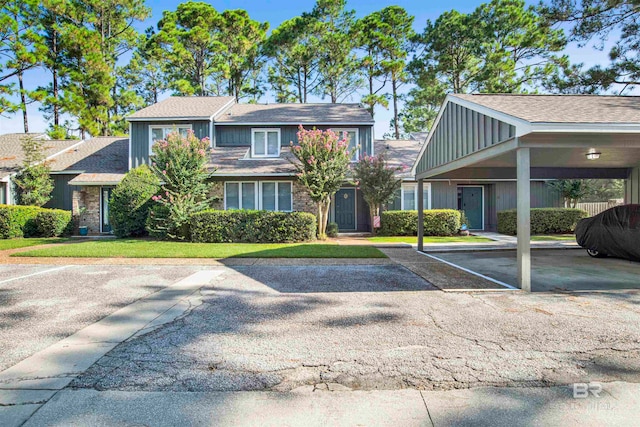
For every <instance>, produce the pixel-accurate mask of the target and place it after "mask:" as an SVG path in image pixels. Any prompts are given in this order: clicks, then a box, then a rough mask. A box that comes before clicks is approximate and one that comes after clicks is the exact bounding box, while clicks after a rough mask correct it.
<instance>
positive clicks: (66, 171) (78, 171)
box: [49, 170, 86, 175]
mask: <svg viewBox="0 0 640 427" xmlns="http://www.w3.org/2000/svg"><path fill="white" fill-rule="evenodd" d="M85 172H86V171H84V170H61V171H51V172H49V175H79V174H81V173H85Z"/></svg>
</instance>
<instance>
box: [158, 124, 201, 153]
mask: <svg viewBox="0 0 640 427" xmlns="http://www.w3.org/2000/svg"><path fill="white" fill-rule="evenodd" d="M190 129H191V125H180V126H178V125H162V126H149V139H150V141H149V154H151V147H152V146H153V144H155V143H156V141H162V140H164V139H167V136H168V135H169V134H170V133H171V132H178V133H179V134H180V135H182V136H187V131H188V130H190Z"/></svg>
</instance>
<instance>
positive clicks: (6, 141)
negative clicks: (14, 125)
mask: <svg viewBox="0 0 640 427" xmlns="http://www.w3.org/2000/svg"><path fill="white" fill-rule="evenodd" d="M26 138H33V139H41V140H46V141H47V142H46V144H45V153H44V154H45V157H46V161H52V159H54V158H56V157H57V156H59V155H60V154H62V153H64V152H65V151H66V150H69V149H71V148H73V147H74V146H77V145H78V144H80V143H81V141H73V140H52V139H50V138H49V137H48V136H47V135H46V134H44V133H29V134H24V133H9V134H4V135H0V204H15V202H16V200H15V199H16V198H15V188H14V186H13V177H14V176H15V175H16V174H17V173H18V171H19V170H20V168H21V167H22V164H23V161H24V153H23V151H22V141H23V140H24V139H26ZM67 209H71V205H70V204H69V206H68V208H67Z"/></svg>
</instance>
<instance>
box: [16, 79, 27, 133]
mask: <svg viewBox="0 0 640 427" xmlns="http://www.w3.org/2000/svg"><path fill="white" fill-rule="evenodd" d="M18 83H19V85H20V108H22V122H23V124H24V133H29V119H28V117H27V95H26V94H25V92H24V82H23V81H22V71H20V72H19V73H18Z"/></svg>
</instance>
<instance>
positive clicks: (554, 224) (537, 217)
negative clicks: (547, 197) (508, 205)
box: [498, 208, 589, 236]
mask: <svg viewBox="0 0 640 427" xmlns="http://www.w3.org/2000/svg"><path fill="white" fill-rule="evenodd" d="M587 216H589V215H588V214H587V211H584V210H582V209H565V208H536V209H531V234H565V233H573V232H574V230H575V229H576V224H577V223H578V221H579V220H581V219H582V218H586V217H587ZM517 228H518V220H517V211H516V210H515V209H511V210H506V211H500V212H498V233H502V234H510V235H512V236H515V235H516V233H517Z"/></svg>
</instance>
